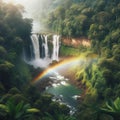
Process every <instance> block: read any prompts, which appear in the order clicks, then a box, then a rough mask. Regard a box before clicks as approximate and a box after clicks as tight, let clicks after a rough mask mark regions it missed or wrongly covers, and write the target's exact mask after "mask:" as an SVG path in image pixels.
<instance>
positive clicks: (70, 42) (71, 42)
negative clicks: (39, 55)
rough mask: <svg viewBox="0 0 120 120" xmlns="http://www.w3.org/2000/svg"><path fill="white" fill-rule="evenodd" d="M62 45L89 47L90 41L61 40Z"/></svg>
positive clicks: (77, 39) (80, 39)
mask: <svg viewBox="0 0 120 120" xmlns="http://www.w3.org/2000/svg"><path fill="white" fill-rule="evenodd" d="M62 44H64V45H67V46H73V47H79V46H80V45H83V46H86V47H90V46H91V41H90V40H89V39H88V38H62Z"/></svg>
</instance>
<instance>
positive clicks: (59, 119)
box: [0, 0, 120, 120]
mask: <svg viewBox="0 0 120 120" xmlns="http://www.w3.org/2000/svg"><path fill="white" fill-rule="evenodd" d="M23 12H24V8H23V7H22V6H21V5H12V4H7V3H4V2H3V1H2V0H0V120H120V62H119V61H120V1H119V0H65V1H62V4H60V5H59V4H58V5H57V7H55V8H54V9H53V10H52V11H50V12H49V14H48V16H47V18H46V19H45V20H42V21H43V22H44V24H46V26H47V27H48V28H49V29H50V30H51V31H54V32H57V33H59V34H60V35H61V36H62V37H63V38H65V37H68V38H69V39H71V38H79V37H86V38H88V39H90V40H91V47H90V48H89V49H87V48H82V47H80V48H78V49H84V53H85V54H86V56H89V55H90V54H96V55H97V56H98V57H97V61H96V62H94V63H93V62H91V63H90V64H88V65H86V66H85V67H84V68H83V69H82V70H80V69H77V71H75V73H76V74H75V80H76V82H77V83H81V84H82V85H83V86H84V95H83V97H82V98H81V99H80V103H79V106H78V110H77V111H76V113H75V114H74V115H70V114H69V111H70V109H69V108H68V107H67V106H66V105H63V104H62V105H61V104H59V103H58V102H55V101H52V97H53V96H52V95H51V94H47V93H43V92H42V90H41V91H40V90H38V89H37V88H36V87H35V86H34V85H32V84H31V80H32V79H33V76H34V75H33V74H34V68H33V67H32V66H30V65H28V64H26V63H25V62H24V61H23V60H22V52H23V49H24V48H27V50H28V49H29V46H28V43H30V37H29V36H30V35H31V29H32V20H31V19H27V18H23V16H22V13H23ZM65 49H66V50H65ZM71 49H72V51H73V54H74V53H75V54H76V50H75V51H74V49H73V48H71ZM66 51H67V47H66V48H64V50H63V52H66ZM69 51H70V50H69ZM77 52H79V50H78V51H77ZM62 54H64V53H61V55H62ZM73 70H74V69H73Z"/></svg>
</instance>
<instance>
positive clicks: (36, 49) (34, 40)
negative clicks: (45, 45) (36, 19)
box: [31, 34, 40, 59]
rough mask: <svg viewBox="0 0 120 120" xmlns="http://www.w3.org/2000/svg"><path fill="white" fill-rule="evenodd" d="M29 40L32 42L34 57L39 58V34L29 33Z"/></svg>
mask: <svg viewBox="0 0 120 120" xmlns="http://www.w3.org/2000/svg"><path fill="white" fill-rule="evenodd" d="M31 40H32V44H33V50H34V55H35V59H40V50H39V35H37V34H32V35H31Z"/></svg>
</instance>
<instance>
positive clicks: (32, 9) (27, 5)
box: [14, 0, 63, 33]
mask: <svg viewBox="0 0 120 120" xmlns="http://www.w3.org/2000/svg"><path fill="white" fill-rule="evenodd" d="M14 1H15V2H16V3H18V4H22V5H23V6H24V9H25V13H24V14H23V16H24V17H25V18H26V17H27V18H32V19H33V28H32V32H34V33H39V32H41V31H46V30H47V28H46V26H45V25H44V24H43V20H45V19H46V17H47V16H48V13H49V12H51V11H52V10H54V9H55V8H56V7H57V6H58V5H60V3H62V1H63V0H24V1H21V0H14Z"/></svg>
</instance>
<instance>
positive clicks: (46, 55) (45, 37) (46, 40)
mask: <svg viewBox="0 0 120 120" xmlns="http://www.w3.org/2000/svg"><path fill="white" fill-rule="evenodd" d="M47 37H48V36H47V35H44V39H45V43H44V48H45V58H48V56H49V55H48V39H47Z"/></svg>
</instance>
